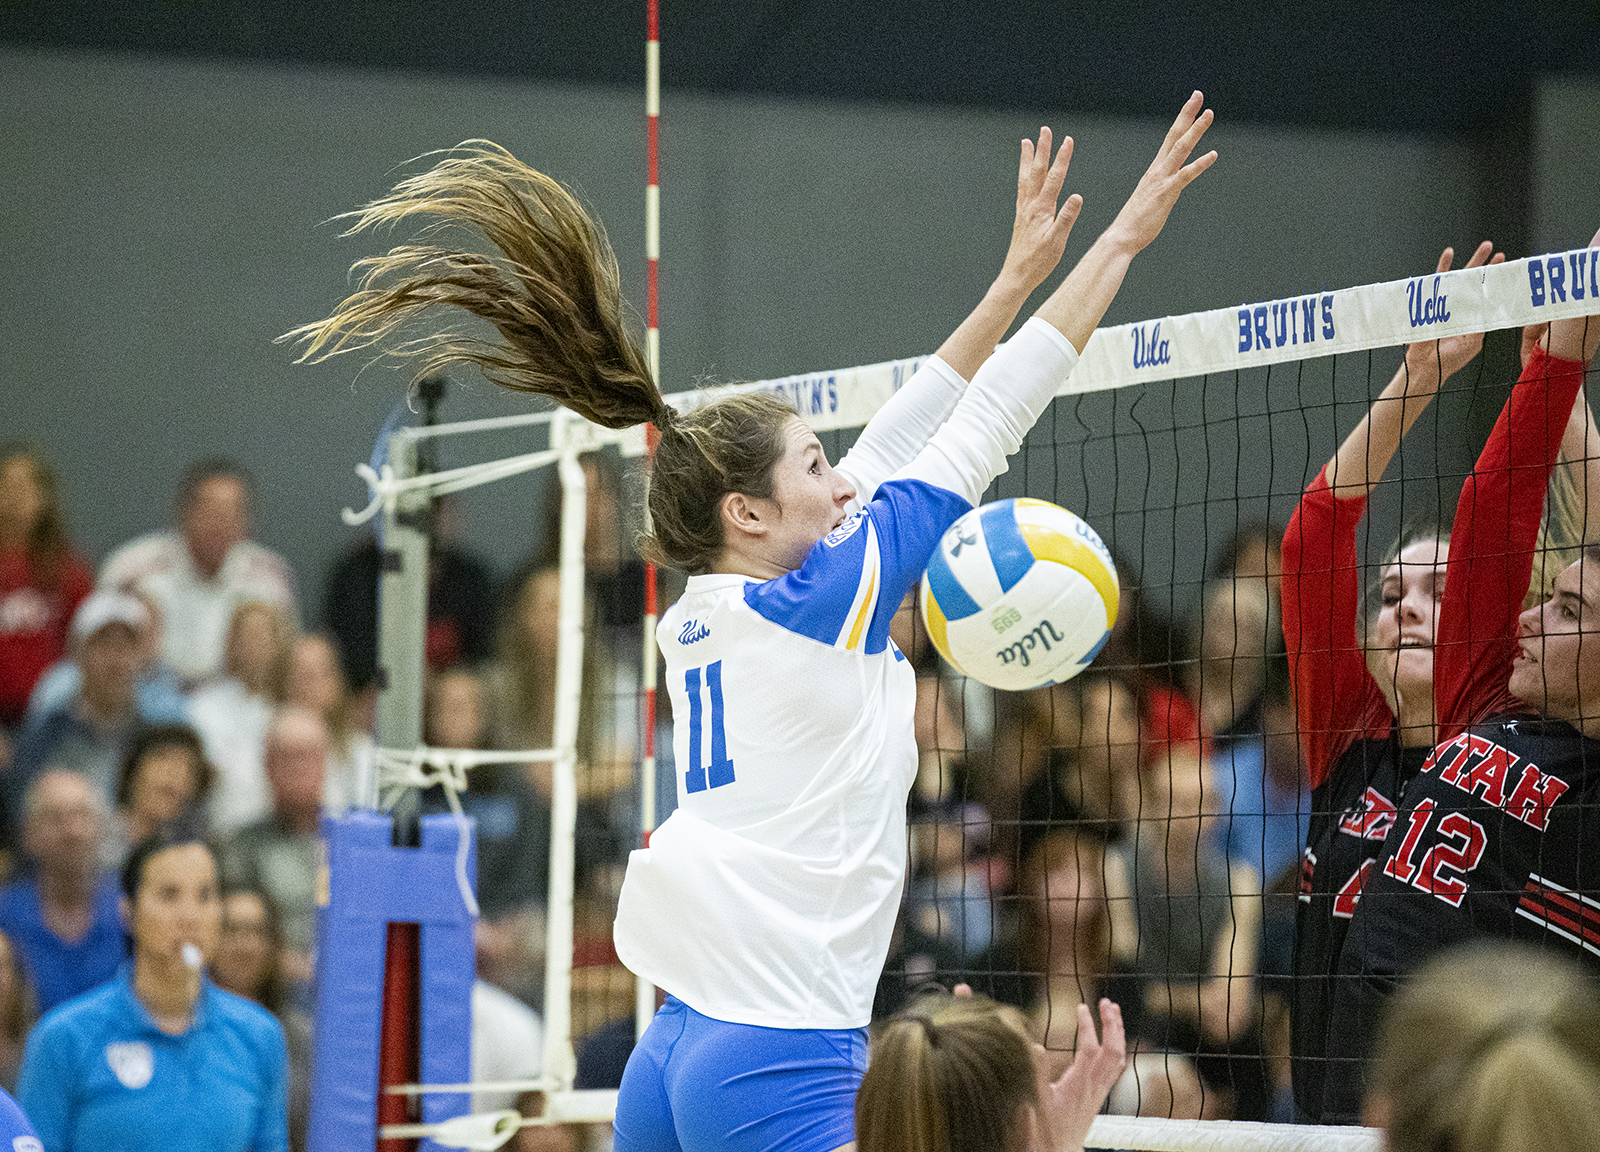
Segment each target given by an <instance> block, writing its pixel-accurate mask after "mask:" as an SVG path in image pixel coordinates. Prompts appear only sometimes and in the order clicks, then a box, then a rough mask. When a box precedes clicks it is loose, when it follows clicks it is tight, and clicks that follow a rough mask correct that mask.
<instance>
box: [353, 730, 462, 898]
mask: <svg viewBox="0 0 1600 1152" xmlns="http://www.w3.org/2000/svg"><path fill="white" fill-rule="evenodd" d="M466 755H470V753H466V752H463V751H461V750H457V749H450V748H428V747H426V746H424V745H420V744H419V745H418V746H417V747H416V748H414V749H413V750H411V751H410V752H402V751H399V750H397V749H394V748H378V749H376V750H375V751H374V754H373V767H374V770H375V774H376V775H377V777H378V787H379V789H380V790H381V789H382V788H383V787H384V786H385V785H389V786H404V787H410V788H417V789H428V788H431V787H433V786H434V785H435V784H437V785H439V787H440V788H441V789H443V791H444V798H445V803H447V804H449V805H450V814H451V815H452V816H454V817H455V819H456V887H457V888H458V889H460V891H461V902H462V903H463V904H465V905H466V906H467V911H468V912H469V913H470V914H471V915H472V918H473V919H474V920H476V919H477V918H478V898H477V897H476V896H475V895H473V892H472V879H471V877H469V876H468V875H467V857H468V855H469V853H470V852H471V850H472V825H471V824H470V823H469V822H468V821H467V814H466V812H465V811H464V810H463V809H462V807H461V793H463V792H465V791H466V790H467V771H466V770H467V765H465V764H464V763H461V762H460V759H459V758H460V757H463V756H466Z"/></svg>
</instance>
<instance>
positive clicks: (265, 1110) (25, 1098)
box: [17, 828, 289, 1152]
mask: <svg viewBox="0 0 1600 1152" xmlns="http://www.w3.org/2000/svg"><path fill="white" fill-rule="evenodd" d="M122 891H123V903H122V909H123V917H124V919H125V920H126V922H127V925H128V932H129V935H130V936H131V937H132V939H133V961H132V963H131V964H129V965H125V966H124V967H123V969H122V971H121V972H120V973H119V974H118V976H117V978H116V979H115V980H112V981H111V982H110V983H109V984H104V985H102V986H101V987H99V988H96V989H94V990H93V991H91V992H87V993H85V994H84V995H82V996H79V997H77V998H76V999H74V1000H69V1001H68V1002H67V1003H65V1004H63V1005H61V1006H60V1007H58V1008H56V1009H54V1010H53V1011H51V1012H50V1013H49V1014H47V1015H46V1016H45V1017H44V1019H43V1020H41V1021H40V1022H39V1024H38V1026H37V1027H36V1028H35V1029H34V1030H33V1034H32V1035H31V1036H29V1037H28V1046H27V1050H26V1052H25V1054H24V1056H23V1060H22V1074H21V1078H20V1081H19V1083H18V1086H17V1098H18V1101H19V1102H20V1103H21V1105H22V1107H23V1110H24V1111H26V1112H27V1114H28V1118H29V1119H30V1120H32V1121H33V1125H34V1127H35V1128H36V1129H37V1130H38V1133H39V1138H40V1140H41V1142H42V1144H43V1148H44V1150H45V1152H147V1150H148V1152H156V1150H159V1152H287V1149H288V1147H289V1136H288V1123H287V1116H286V1105H285V1085H286V1082H287V1080H288V1075H289V1060H288V1055H287V1052H286V1049H285V1047H284V1040H283V1029H282V1027H280V1026H279V1024H278V1022H277V1020H275V1019H274V1018H273V1017H272V1015H271V1014H270V1013H269V1012H267V1011H266V1010H265V1009H264V1008H261V1007H260V1006H259V1005H256V1004H253V1003H251V1002H250V1001H248V1000H245V999H243V998H241V997H238V996H234V995H233V994H231V993H228V992H224V991H222V990H221V989H220V988H218V987H216V986H215V985H214V984H212V983H211V982H210V981H209V980H207V979H206V978H205V976H204V974H203V972H202V966H203V964H204V962H205V960H206V958H207V957H208V956H210V954H211V953H212V952H213V951H214V950H215V948H216V945H217V939H218V936H219V935H220V933H221V926H222V902H221V900H220V898H219V895H218V892H217V862H216V857H215V856H214V855H213V854H212V851H211V849H210V847H209V846H208V845H207V844H206V843H205V842H204V841H203V840H201V839H199V838H198V837H197V836H195V835H194V834H193V833H191V832H187V831H184V830H181V829H171V828H168V829H164V830H163V831H161V832H158V833H157V834H156V835H154V836H152V837H151V838H150V839H148V840H146V841H144V842H143V843H141V844H140V845H139V846H138V847H136V848H135V849H134V850H133V853H132V854H131V855H130V856H129V857H128V862H127V864H126V866H125V867H124V868H123V872H122Z"/></svg>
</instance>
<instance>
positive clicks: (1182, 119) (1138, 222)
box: [1107, 91, 1217, 252]
mask: <svg viewBox="0 0 1600 1152" xmlns="http://www.w3.org/2000/svg"><path fill="white" fill-rule="evenodd" d="M1204 103H1205V97H1203V96H1202V95H1201V94H1200V93H1199V92H1198V91H1197V92H1195V94H1194V95H1193V96H1190V97H1189V99H1188V100H1186V101H1185V102H1184V105H1183V108H1182V110H1181V111H1179V113H1178V118H1177V119H1176V120H1174V121H1173V122H1172V127H1171V128H1169V129H1168V130H1167V138H1166V139H1165V140H1163V141H1162V142H1161V150H1160V151H1159V152H1157V153H1156V158H1155V159H1154V160H1153V161H1151V163H1150V167H1149V168H1148V169H1147V170H1146V171H1145V174H1144V176H1142V177H1141V178H1140V180H1139V183H1138V185H1137V187H1135V188H1134V190H1133V195H1132V196H1130V197H1128V202H1127V203H1126V204H1124V205H1123V206H1122V211H1121V212H1118V213H1117V218H1116V220H1115V221H1114V222H1113V223H1112V225H1111V227H1110V228H1109V229H1107V232H1108V234H1110V235H1112V236H1113V238H1114V239H1116V240H1118V241H1119V242H1121V243H1122V244H1124V245H1126V246H1127V248H1128V250H1129V251H1131V252H1139V251H1141V250H1143V249H1144V248H1145V246H1146V245H1148V244H1149V243H1150V241H1152V240H1154V239H1155V238H1156V237H1157V236H1158V235H1159V234H1160V232H1161V229H1162V227H1163V226H1164V225H1165V224H1166V222H1167V216H1168V215H1169V214H1170V213H1171V212H1172V206H1173V205H1174V204H1176V203H1177V202H1178V194H1179V193H1180V192H1182V191H1183V190H1184V189H1185V188H1187V187H1188V186H1189V185H1190V184H1192V183H1193V182H1194V180H1195V177H1197V176H1199V175H1200V173H1202V172H1204V171H1205V170H1206V169H1207V168H1209V167H1211V165H1212V164H1214V163H1216V159H1217V154H1216V152H1215V151H1211V152H1207V153H1206V154H1205V155H1204V156H1201V157H1199V158H1198V159H1196V160H1193V161H1191V162H1189V163H1187V164H1186V163H1184V161H1186V160H1188V159H1189V153H1191V152H1193V151H1194V149H1195V145H1196V144H1198V143H1200V137H1202V136H1204V135H1205V134H1206V129H1207V128H1210V127H1211V121H1212V113H1211V109H1209V108H1206V109H1205V110H1204V111H1201V107H1202V105H1203V104H1204Z"/></svg>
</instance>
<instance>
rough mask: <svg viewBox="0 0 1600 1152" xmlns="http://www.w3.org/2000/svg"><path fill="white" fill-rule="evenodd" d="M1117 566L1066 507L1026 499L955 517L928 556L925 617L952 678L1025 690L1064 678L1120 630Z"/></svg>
mask: <svg viewBox="0 0 1600 1152" xmlns="http://www.w3.org/2000/svg"><path fill="white" fill-rule="evenodd" d="M1117 599H1118V589H1117V566H1116V564H1115V562H1114V561H1113V560H1112V559H1111V553H1110V551H1109V550H1107V548H1106V546H1105V544H1104V542H1102V541H1101V539H1100V536H1099V534H1098V533H1097V532H1095V530H1094V529H1093V528H1091V527H1089V525H1087V524H1085V523H1084V522H1083V521H1082V520H1081V519H1079V518H1078V517H1077V516H1074V515H1073V514H1072V513H1071V512H1068V511H1067V510H1066V509H1065V508H1062V507H1060V506H1058V505H1055V504H1051V503H1050V502H1048V501H1046V500H1031V499H1028V498H1026V497H1024V498H1021V499H1016V500H997V501H995V502H994V503H993V504H985V505H984V506H983V507H981V508H974V509H973V510H972V511H970V512H968V513H967V514H966V515H964V516H962V517H961V518H960V519H959V520H957V521H956V522H955V523H954V524H952V525H951V526H950V528H949V530H948V531H946V532H945V534H944V538H943V539H942V540H941V541H940V542H939V546H938V547H937V548H935V549H934V552H933V557H932V558H931V559H930V560H929V561H928V568H927V571H926V572H925V573H924V574H923V580H922V596H921V602H922V619H923V621H924V622H925V623H926V624H927V626H928V635H929V636H930V637H932V639H933V644H934V647H936V648H937V649H939V654H940V655H941V656H943V657H944V658H945V659H946V660H948V661H949V662H950V663H951V665H953V666H954V667H955V668H956V670H957V671H959V672H961V673H963V674H964V675H967V676H971V677H972V678H973V679H975V680H979V681H982V682H983V683H985V684H987V685H989V686H990V687H991V688H1003V689H1006V690H1008V691H1013V692H1016V691H1022V690H1024V689H1028V688H1038V687H1041V686H1043V685H1046V684H1059V683H1060V682H1061V681H1063V680H1070V679H1071V678H1072V677H1074V676H1076V675H1077V674H1078V673H1079V672H1082V671H1083V670H1084V669H1085V668H1087V667H1088V666H1089V662H1090V661H1091V660H1093V659H1094V658H1095V656H1096V655H1098V654H1099V652H1100V649H1101V648H1103V647H1104V646H1105V642H1106V640H1107V639H1108V638H1109V637H1110V636H1111V628H1112V625H1114V624H1115V623H1116V622H1117Z"/></svg>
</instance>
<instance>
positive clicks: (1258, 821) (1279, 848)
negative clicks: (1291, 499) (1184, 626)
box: [1190, 523, 1311, 885]
mask: <svg viewBox="0 0 1600 1152" xmlns="http://www.w3.org/2000/svg"><path fill="white" fill-rule="evenodd" d="M1271 531H1272V529H1271V528H1270V527H1269V526H1267V525H1266V524H1264V523H1263V524H1259V525H1247V526H1246V527H1245V528H1241V529H1240V531H1239V533H1237V534H1236V535H1235V538H1234V539H1233V540H1232V541H1230V542H1229V543H1230V547H1229V548H1228V549H1226V550H1224V552H1223V555H1222V557H1221V559H1220V560H1219V564H1218V566H1217V569H1216V571H1215V572H1214V575H1213V581H1212V582H1211V584H1210V585H1209V586H1208V587H1207V589H1206V593H1205V597H1204V600H1203V603H1202V607H1201V622H1200V636H1199V643H1198V648H1197V650H1196V656H1197V660H1196V661H1195V663H1194V665H1193V666H1192V668H1191V676H1190V691H1191V693H1192V694H1193V697H1194V699H1195V700H1197V701H1198V702H1199V708H1200V715H1201V721H1202V723H1203V725H1204V726H1205V729H1206V731H1207V732H1208V733H1210V735H1211V736H1212V739H1213V756H1214V759H1215V761H1216V770H1217V777H1218V779H1217V786H1218V788H1219V789H1220V790H1221V792H1222V795H1223V797H1224V800H1225V803H1226V804H1227V807H1228V819H1227V820H1226V821H1225V822H1222V824H1221V826H1220V827H1219V829H1218V832H1219V834H1220V835H1221V836H1222V838H1223V840H1224V843H1225V845H1226V847H1227V851H1228V855H1229V856H1230V857H1231V858H1233V859H1235V860H1239V861H1242V862H1244V863H1247V864H1249V865H1250V866H1251V867H1253V868H1254V869H1255V870H1256V872H1257V874H1258V875H1260V876H1261V877H1263V879H1264V880H1265V882H1266V883H1267V884H1268V885H1271V884H1272V883H1273V882H1275V881H1276V880H1277V879H1278V878H1279V877H1281V876H1282V875H1283V874H1284V873H1285V872H1286V871H1288V870H1290V869H1296V868H1298V866H1299V860H1300V848H1301V846H1302V845H1303V844H1304V843H1305V837H1306V830H1307V822H1308V820H1309V813H1310V805H1311V794H1310V788H1309V787H1308V786H1307V784H1306V781H1305V779H1304V775H1303V772H1302V770H1301V764H1300V750H1299V742H1298V740H1297V738H1296V730H1295V717H1294V710H1293V708H1292V706H1291V705H1290V702H1289V668H1288V656H1287V653H1286V649H1285V647H1284V639H1283V625H1282V619H1281V610H1280V608H1279V601H1278V591H1277V579H1278V576H1279V574H1280V573H1281V571H1282V557H1281V555H1280V553H1279V549H1280V547H1281V545H1280V544H1279V543H1278V542H1275V541H1273V540H1271V539H1270V533H1271Z"/></svg>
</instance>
